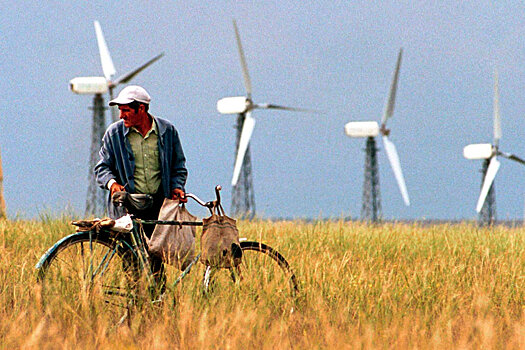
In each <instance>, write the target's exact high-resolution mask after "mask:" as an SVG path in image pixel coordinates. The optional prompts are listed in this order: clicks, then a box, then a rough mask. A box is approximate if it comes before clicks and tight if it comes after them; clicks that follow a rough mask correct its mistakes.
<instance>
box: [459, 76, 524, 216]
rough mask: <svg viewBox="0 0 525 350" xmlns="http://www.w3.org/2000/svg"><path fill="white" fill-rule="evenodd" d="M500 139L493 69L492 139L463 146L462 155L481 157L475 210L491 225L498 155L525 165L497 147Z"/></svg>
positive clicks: (497, 97)
mask: <svg viewBox="0 0 525 350" xmlns="http://www.w3.org/2000/svg"><path fill="white" fill-rule="evenodd" d="M500 139H501V117H500V112H499V87H498V72H497V71H494V140H493V142H492V144H490V143H477V144H471V145H467V146H465V148H463V156H464V157H465V158H467V159H483V160H484V161H483V168H482V174H483V178H482V185H481V192H480V194H479V198H478V203H477V204H476V211H477V212H478V214H479V217H478V222H479V223H480V224H481V225H491V224H493V223H494V221H496V194H495V191H494V179H495V178H496V174H497V173H498V170H499V168H500V165H501V164H500V161H499V160H498V156H502V157H504V158H507V159H510V160H514V161H516V162H518V163H521V164H523V165H525V160H523V159H521V158H519V157H517V156H515V155H514V154H510V153H505V152H502V151H500V149H499V140H500Z"/></svg>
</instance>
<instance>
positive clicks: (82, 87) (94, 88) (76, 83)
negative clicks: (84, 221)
mask: <svg viewBox="0 0 525 350" xmlns="http://www.w3.org/2000/svg"><path fill="white" fill-rule="evenodd" d="M94 25H95V33H96V36H97V43H98V49H99V53H100V62H101V63H102V71H103V73H104V76H103V77H77V78H74V79H71V80H70V82H69V87H70V89H71V91H73V92H74V93H76V94H87V95H94V98H93V107H92V108H91V109H92V110H93V126H92V131H91V133H92V138H91V151H90V158H89V175H88V180H89V185H88V193H87V200H86V215H91V214H99V215H100V214H101V213H103V211H104V210H105V204H104V193H103V191H102V190H101V189H100V188H99V187H98V186H97V184H96V181H95V177H94V175H93V168H94V167H95V164H96V163H97V161H98V151H99V150H100V146H101V142H102V137H103V136H104V132H105V129H106V122H105V117H104V111H105V110H106V107H105V105H104V100H103V98H102V94H105V93H106V92H108V91H109V97H110V99H113V89H114V88H115V87H116V86H117V85H120V84H126V83H127V82H129V81H130V80H131V79H133V78H134V77H135V76H136V75H137V74H138V73H140V72H141V71H142V70H144V69H145V68H146V67H148V66H149V65H151V64H152V63H153V62H155V61H157V60H158V59H159V58H161V57H162V56H163V55H164V54H163V53H161V54H160V55H158V56H155V57H154V58H152V59H151V60H149V61H148V62H146V63H144V64H143V65H142V66H140V67H138V68H136V69H134V70H132V71H131V72H128V73H126V74H124V75H122V76H121V77H119V78H117V79H115V80H113V77H114V75H115V73H116V70H115V66H114V65H113V60H112V59H111V56H110V55H109V50H108V47H107V45H106V40H105V39H104V35H103V33H102V29H101V28H100V23H99V22H98V21H95V22H94ZM111 111H112V112H111V114H112V120H113V121H117V120H118V115H117V113H116V108H112V110H111Z"/></svg>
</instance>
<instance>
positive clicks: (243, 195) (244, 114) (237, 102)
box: [217, 20, 311, 219]
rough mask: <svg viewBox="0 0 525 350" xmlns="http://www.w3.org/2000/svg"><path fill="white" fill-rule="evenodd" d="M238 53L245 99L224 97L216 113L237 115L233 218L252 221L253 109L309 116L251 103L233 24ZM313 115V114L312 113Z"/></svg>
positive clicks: (253, 199)
mask: <svg viewBox="0 0 525 350" xmlns="http://www.w3.org/2000/svg"><path fill="white" fill-rule="evenodd" d="M233 29H234V31H235V39H236V41H237V49H238V51H239V57H240V60H241V68H242V75H243V78H244V87H245V88H246V96H237V97H225V98H222V99H220V100H219V101H217V110H218V111H219V113H221V114H237V115H238V117H237V124H236V126H235V129H236V142H235V164H234V167H233V177H232V208H231V211H232V214H233V216H236V217H244V218H248V219H251V218H253V217H254V216H255V198H254V191H253V178H252V163H251V155H250V138H251V136H252V133H253V129H254V127H255V119H254V118H253V117H252V111H253V110H254V109H278V110H285V111H299V112H309V111H308V110H305V109H300V108H292V107H285V106H279V105H275V104H269V103H264V104H255V103H254V102H253V100H252V83H251V80H250V75H249V74H248V66H247V64H246V57H245V56H244V50H243V48H242V44H241V38H240V35H239V30H238V28H237V24H236V22H235V20H234V21H233ZM310 112H311V111H310Z"/></svg>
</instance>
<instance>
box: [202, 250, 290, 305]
mask: <svg viewBox="0 0 525 350" xmlns="http://www.w3.org/2000/svg"><path fill="white" fill-rule="evenodd" d="M241 249H242V262H241V264H240V265H239V266H238V267H236V268H230V269H217V268H213V267H211V266H207V267H206V270H205V272H204V280H203V285H204V290H205V291H206V292H209V291H211V290H213V289H220V288H222V287H231V285H232V282H234V283H235V284H237V285H239V288H240V289H241V291H242V292H245V293H246V295H248V296H249V297H251V298H252V299H254V300H258V299H260V298H261V297H262V296H264V295H265V294H266V295H267V296H269V297H275V295H285V296H288V297H295V296H296V295H297V293H298V291H299V286H298V284H297V279H296V277H295V274H294V273H293V271H292V269H291V268H290V265H289V264H288V262H287V261H286V259H285V258H284V257H283V256H282V255H281V254H280V253H279V252H278V251H277V250H275V249H273V248H272V247H270V246H268V245H266V244H264V243H259V242H252V241H245V242H241Z"/></svg>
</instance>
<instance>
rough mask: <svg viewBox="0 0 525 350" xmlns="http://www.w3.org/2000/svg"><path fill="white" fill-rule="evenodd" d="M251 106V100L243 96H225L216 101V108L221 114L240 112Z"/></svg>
mask: <svg viewBox="0 0 525 350" xmlns="http://www.w3.org/2000/svg"><path fill="white" fill-rule="evenodd" d="M252 106H253V105H252V101H251V100H250V99H248V98H247V97H244V96H236V97H225V98H221V99H220V100H219V101H217V110H218V111H219V113H221V114H241V113H244V112H247V111H248V110H249V109H251V107H252Z"/></svg>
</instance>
